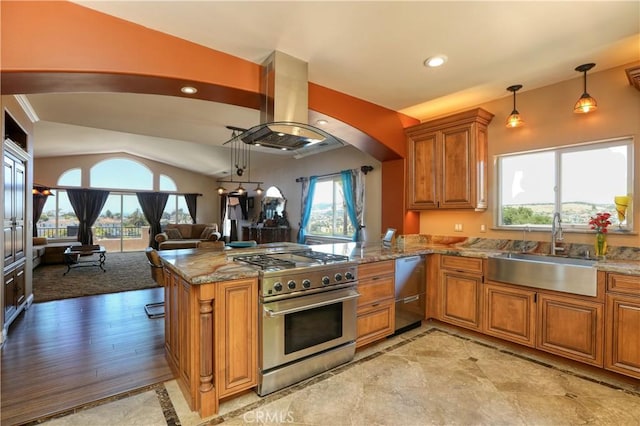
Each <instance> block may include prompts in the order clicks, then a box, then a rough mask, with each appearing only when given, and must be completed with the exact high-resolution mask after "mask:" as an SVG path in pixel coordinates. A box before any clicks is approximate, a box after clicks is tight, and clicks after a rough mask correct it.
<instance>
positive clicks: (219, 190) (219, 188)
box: [217, 185, 227, 195]
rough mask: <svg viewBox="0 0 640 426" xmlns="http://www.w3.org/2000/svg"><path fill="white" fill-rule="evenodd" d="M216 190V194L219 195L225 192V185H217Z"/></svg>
mask: <svg viewBox="0 0 640 426" xmlns="http://www.w3.org/2000/svg"><path fill="white" fill-rule="evenodd" d="M217 191H218V194H220V195H222V194H224V193H225V192H227V190H226V189H225V187H224V186H222V185H220V186H219V187H218V189H217Z"/></svg>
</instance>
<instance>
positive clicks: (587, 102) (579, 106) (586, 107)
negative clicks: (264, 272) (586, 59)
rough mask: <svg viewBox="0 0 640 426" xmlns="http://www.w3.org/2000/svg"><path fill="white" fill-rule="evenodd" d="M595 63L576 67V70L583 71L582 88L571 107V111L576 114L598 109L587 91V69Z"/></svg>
mask: <svg viewBox="0 0 640 426" xmlns="http://www.w3.org/2000/svg"><path fill="white" fill-rule="evenodd" d="M595 66H596V64H582V65H580V66H577V67H576V71H578V72H581V73H583V76H584V90H583V93H582V96H580V99H578V102H576V104H575V105H574V107H573V112H575V113H576V114H586V113H588V112H591V111H595V110H596V109H598V104H597V102H596V100H595V99H594V98H592V97H591V95H590V94H588V93H587V71H589V70H590V69H591V68H593V67H595Z"/></svg>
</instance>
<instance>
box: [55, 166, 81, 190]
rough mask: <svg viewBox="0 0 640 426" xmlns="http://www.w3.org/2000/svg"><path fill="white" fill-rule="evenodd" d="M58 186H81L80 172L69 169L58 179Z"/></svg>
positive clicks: (77, 169)
mask: <svg viewBox="0 0 640 426" xmlns="http://www.w3.org/2000/svg"><path fill="white" fill-rule="evenodd" d="M58 186H82V171H81V170H80V169H79V168H76V169H69V170H67V171H66V172H64V173H62V174H61V175H60V177H59V178H58Z"/></svg>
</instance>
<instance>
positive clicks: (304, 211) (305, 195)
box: [298, 176, 318, 244]
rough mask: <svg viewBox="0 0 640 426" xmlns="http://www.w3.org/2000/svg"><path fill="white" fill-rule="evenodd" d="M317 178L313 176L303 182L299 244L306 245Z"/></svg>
mask: <svg viewBox="0 0 640 426" xmlns="http://www.w3.org/2000/svg"><path fill="white" fill-rule="evenodd" d="M317 181H318V177H317V176H311V177H310V178H309V180H308V181H307V180H304V181H302V197H301V200H302V206H301V209H300V213H301V214H300V229H298V243H299V244H304V240H305V237H306V231H305V229H306V228H307V225H308V224H309V218H310V217H311V205H312V204H313V194H314V192H315V191H316V182H317Z"/></svg>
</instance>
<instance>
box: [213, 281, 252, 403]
mask: <svg viewBox="0 0 640 426" xmlns="http://www.w3.org/2000/svg"><path fill="white" fill-rule="evenodd" d="M257 301H258V287H257V285H256V283H255V280H237V281H229V282H224V283H219V284H217V285H216V304H215V306H216V327H215V335H216V336H218V337H219V338H220V340H219V341H218V342H217V343H218V345H217V348H216V349H217V360H218V364H217V365H218V368H217V372H218V374H217V378H218V380H217V386H218V396H219V397H225V396H229V395H231V394H234V393H237V392H240V391H242V390H245V389H249V388H252V387H254V386H256V385H257V384H258V376H257V374H258V364H257V362H258V337H259V336H258V304H257Z"/></svg>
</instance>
